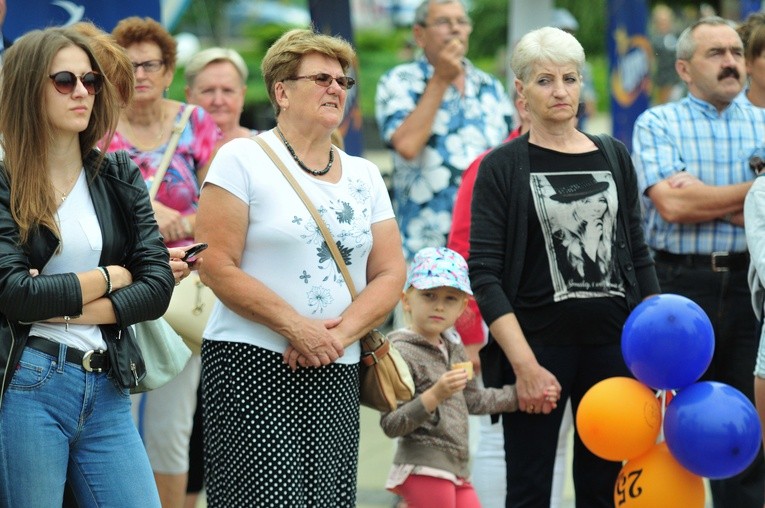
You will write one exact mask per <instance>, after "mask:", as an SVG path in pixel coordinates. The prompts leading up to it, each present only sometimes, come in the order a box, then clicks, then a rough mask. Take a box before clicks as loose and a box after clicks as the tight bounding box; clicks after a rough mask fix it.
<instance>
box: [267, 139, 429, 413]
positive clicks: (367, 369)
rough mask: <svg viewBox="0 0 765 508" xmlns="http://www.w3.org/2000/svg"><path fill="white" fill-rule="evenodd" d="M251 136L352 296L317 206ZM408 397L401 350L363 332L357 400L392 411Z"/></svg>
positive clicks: (353, 290) (373, 333) (409, 389)
mask: <svg viewBox="0 0 765 508" xmlns="http://www.w3.org/2000/svg"><path fill="white" fill-rule="evenodd" d="M253 139H254V140H255V142H257V143H258V144H259V145H260V146H261V148H263V151H265V152H266V154H267V155H268V156H269V157H270V158H271V160H272V161H273V162H274V164H276V167H277V168H279V171H281V172H282V174H283V175H284V178H286V179H287V181H288V182H289V183H290V185H292V188H293V189H295V192H296V193H297V195H298V196H300V199H301V200H302V201H303V203H304V204H305V206H306V208H308V211H309V212H310V213H311V216H312V217H313V220H314V221H315V222H316V225H317V226H318V227H319V230H320V231H321V234H322V236H324V242H325V243H326V244H327V247H328V248H329V251H330V252H331V253H332V257H333V258H334V260H335V263H336V264H337V267H338V268H339V269H340V272H341V273H342V274H343V278H344V279H345V284H346V286H348V291H350V293H351V298H352V299H354V300H355V299H356V294H357V293H356V287H355V286H354V284H353V280H352V279H351V275H350V273H348V267H347V266H346V265H345V261H344V260H343V256H342V255H341V254H340V251H339V250H338V248H337V244H335V240H334V238H332V233H331V232H330V231H329V228H327V225H326V224H325V223H324V220H323V219H322V218H321V215H319V212H318V210H316V207H315V206H314V205H313V203H312V202H311V200H310V199H309V198H308V196H307V195H306V194H305V192H303V189H302V188H301V187H300V184H299V183H298V182H297V180H295V179H294V178H293V176H292V174H290V172H289V170H288V169H287V168H286V167H285V166H284V163H283V162H282V161H281V159H279V156H278V155H276V153H274V151H273V150H272V149H271V147H270V146H268V145H267V144H266V142H265V141H263V140H262V139H261V138H260V137H258V136H256V137H254V138H253ZM412 397H414V380H413V379H412V373H411V372H409V366H407V364H406V362H405V361H404V359H403V357H402V356H401V353H399V352H398V350H397V349H396V348H395V347H393V344H391V342H390V340H389V339H388V337H386V336H385V334H383V333H382V332H381V331H379V330H372V331H370V332H369V333H367V334H366V335H365V336H364V337H362V338H361V367H360V370H359V398H360V402H361V404H362V405H364V406H367V407H371V408H372V409H377V410H378V411H393V410H394V409H396V407H397V406H398V401H403V402H405V401H408V400H412Z"/></svg>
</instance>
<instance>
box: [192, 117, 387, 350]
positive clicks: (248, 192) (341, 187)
mask: <svg viewBox="0 0 765 508" xmlns="http://www.w3.org/2000/svg"><path fill="white" fill-rule="evenodd" d="M261 136H262V138H263V140H265V141H266V142H267V143H268V144H269V145H270V146H271V147H272V148H273V149H274V151H275V152H276V153H277V155H279V157H280V158H281V160H282V161H283V162H284V163H285V165H286V166H287V168H288V169H289V171H290V172H291V173H292V175H293V176H294V177H295V179H296V180H297V181H298V182H299V183H300V186H301V187H302V188H303V191H304V192H305V193H306V194H307V195H308V197H309V198H310V199H311V201H312V202H313V204H314V206H315V207H316V208H317V209H318V210H319V213H320V214H321V215H322V218H323V219H324V221H325V222H326V223H327V227H329V230H330V231H331V233H332V236H333V237H334V239H335V240H336V241H337V242H339V244H340V245H339V247H340V251H341V252H342V253H343V256H344V258H345V261H346V264H347V265H348V270H349V271H350V274H351V277H352V278H353V283H354V285H355V286H356V290H357V291H358V292H361V291H362V290H363V289H364V288H365V287H366V269H367V259H368V257H369V253H370V251H371V250H372V232H371V226H372V224H374V223H376V222H380V221H383V220H386V219H391V218H393V217H394V215H393V208H392V206H391V203H390V198H389V196H388V191H387V189H386V187H385V184H384V182H383V179H382V176H381V175H380V171H379V169H378V168H377V166H375V165H374V164H373V163H371V162H369V161H367V160H366V159H362V158H360V157H353V156H350V155H348V154H346V153H345V152H343V151H341V150H337V149H336V150H337V151H336V152H335V153H336V154H339V157H340V161H341V162H342V169H343V174H342V176H341V178H340V181H338V182H337V183H330V182H325V181H322V180H318V179H315V178H312V177H310V176H309V175H308V174H306V173H305V172H304V171H303V170H301V169H300V168H299V167H298V165H297V164H296V163H295V162H294V161H293V160H292V158H291V157H290V155H289V153H288V152H287V149H286V148H285V146H284V145H283V144H282V143H281V142H280V141H279V140H278V138H277V137H276V135H275V134H274V132H273V131H269V132H265V133H263V134H261ZM208 183H212V184H215V185H217V186H219V187H221V188H223V189H225V190H227V191H228V192H230V193H232V194H233V195H234V196H236V197H237V198H239V199H241V200H242V201H243V202H245V203H246V204H247V206H248V208H249V225H248V228H247V237H246V240H245V245H244V252H243V253H242V259H241V265H240V268H241V269H242V270H243V271H244V272H246V273H248V274H249V275H251V276H253V277H255V278H256V279H258V280H259V281H261V282H262V283H264V284H265V285H266V286H268V287H269V288H270V289H271V290H273V291H274V292H276V293H277V294H278V295H279V296H281V297H282V298H283V299H284V300H285V301H287V302H289V303H290V305H292V306H293V307H294V308H295V309H296V310H297V312H298V313H300V314H301V315H304V316H307V317H310V318H312V319H328V318H332V317H336V316H339V315H340V314H341V313H342V312H343V311H344V310H345V309H346V308H347V307H348V306H349V305H350V303H351V295H350V293H349V292H348V287H347V286H346V284H345V282H344V280H343V277H342V274H341V273H340V271H339V270H338V268H337V266H336V265H335V263H334V260H333V259H332V256H331V254H330V252H329V250H328V249H327V247H326V245H324V238H323V237H322V235H321V232H320V231H319V229H318V227H317V226H316V223H315V222H314V220H313V218H312V217H311V214H310V213H309V212H308V209H307V208H306V207H305V205H304V204H303V202H302V201H301V200H300V198H299V197H298V195H297V194H296V193H295V191H294V189H293V188H292V187H291V186H290V184H289V182H287V180H286V179H285V178H284V175H282V173H281V172H280V171H279V169H278V168H277V167H276V166H275V165H274V164H273V162H271V159H269V158H268V156H267V155H266V153H265V152H264V151H263V150H262V149H261V148H260V146H258V144H257V143H255V141H253V140H252V139H248V138H240V139H234V140H232V141H230V142H228V143H226V144H225V145H224V146H223V147H221V149H220V150H219V151H218V153H217V155H216V156H215V158H214V159H213V162H212V164H211V166H210V171H209V172H208V174H207V178H206V180H205V185H206V184H208ZM220 227H222V228H225V227H226V225H225V224H220ZM204 337H205V338H206V339H209V340H221V341H236V342H244V343H248V344H254V345H256V346H259V347H262V348H265V349H268V350H270V351H276V352H280V353H281V352H284V350H285V349H286V348H287V345H288V343H287V341H286V339H284V338H283V337H282V336H281V335H279V334H278V333H276V332H274V331H273V330H271V329H270V328H268V327H266V326H264V325H261V324H259V323H256V322H254V321H250V320H248V319H245V318H243V317H241V316H239V315H238V314H236V313H234V312H232V311H231V310H229V309H228V308H227V307H226V306H225V305H223V304H222V303H221V302H216V304H215V307H214V309H213V311H212V314H211V316H210V320H209V321H208V323H207V327H206V329H205V332H204ZM358 361H359V345H358V343H354V344H353V345H352V346H350V347H348V348H347V349H346V350H345V355H344V356H343V357H342V358H340V359H339V360H338V362H340V363H347V364H351V363H356V362H358Z"/></svg>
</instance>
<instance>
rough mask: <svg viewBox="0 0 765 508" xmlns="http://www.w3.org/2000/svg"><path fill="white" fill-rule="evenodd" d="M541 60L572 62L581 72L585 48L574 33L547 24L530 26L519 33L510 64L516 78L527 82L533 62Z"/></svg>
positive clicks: (556, 62)
mask: <svg viewBox="0 0 765 508" xmlns="http://www.w3.org/2000/svg"><path fill="white" fill-rule="evenodd" d="M540 62H550V63H553V64H555V65H566V64H573V65H574V66H575V67H576V70H577V72H578V73H579V75H581V74H582V69H584V48H582V45H581V44H579V41H578V40H576V37H574V36H573V35H571V34H570V33H568V32H566V31H565V30H561V29H560V28H554V27H551V26H546V27H544V28H539V29H537V30H532V31H531V32H529V33H527V34H526V35H524V36H523V37H521V40H520V41H518V44H517V45H516V46H515V49H514V50H513V56H512V58H511V59H510V68H511V69H512V70H513V73H514V74H515V77H516V78H518V79H519V80H521V81H522V82H523V83H526V82H527V81H528V79H529V78H531V71H532V70H533V68H534V65H535V64H537V63H540Z"/></svg>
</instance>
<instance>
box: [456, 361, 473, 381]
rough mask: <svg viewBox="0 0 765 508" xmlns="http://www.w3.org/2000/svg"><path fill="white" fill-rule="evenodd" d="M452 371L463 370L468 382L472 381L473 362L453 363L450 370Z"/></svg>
mask: <svg viewBox="0 0 765 508" xmlns="http://www.w3.org/2000/svg"><path fill="white" fill-rule="evenodd" d="M454 369H465V372H467V375H468V381H469V380H471V379H473V362H459V363H453V364H452V370H454Z"/></svg>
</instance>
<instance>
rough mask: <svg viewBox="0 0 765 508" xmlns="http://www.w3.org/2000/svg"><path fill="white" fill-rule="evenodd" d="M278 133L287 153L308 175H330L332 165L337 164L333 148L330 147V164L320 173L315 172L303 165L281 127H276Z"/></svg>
mask: <svg viewBox="0 0 765 508" xmlns="http://www.w3.org/2000/svg"><path fill="white" fill-rule="evenodd" d="M276 132H278V133H279V137H280V138H282V142H283V143H284V146H286V147H287V151H288V152H289V153H290V155H291V156H292V158H293V159H294V160H295V162H297V164H298V166H300V169H302V170H303V171H305V172H307V173H311V174H312V175H313V176H322V175H326V174H327V173H329V170H330V169H332V163H333V162H335V154H334V153H333V152H332V147H331V146H330V147H329V162H328V163H327V165H326V167H325V168H324V169H320V170H319V171H315V170H313V169H311V168H309V167H308V166H306V165H305V164H303V161H301V160H300V158H299V157H298V156H297V154H296V153H295V150H293V149H292V146H291V145H290V144H289V141H287V139H286V138H285V137H284V134H282V131H281V130H280V129H279V127H278V126H277V127H276Z"/></svg>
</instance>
